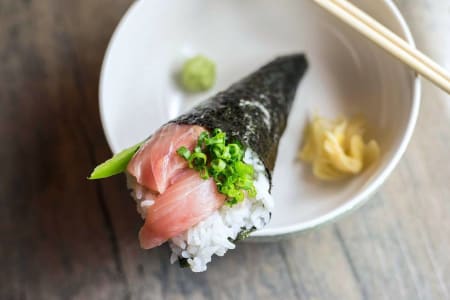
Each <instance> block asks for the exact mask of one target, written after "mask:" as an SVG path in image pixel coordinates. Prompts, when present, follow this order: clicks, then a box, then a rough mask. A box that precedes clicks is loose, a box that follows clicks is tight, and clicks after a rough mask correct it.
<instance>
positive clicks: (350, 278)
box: [0, 0, 450, 299]
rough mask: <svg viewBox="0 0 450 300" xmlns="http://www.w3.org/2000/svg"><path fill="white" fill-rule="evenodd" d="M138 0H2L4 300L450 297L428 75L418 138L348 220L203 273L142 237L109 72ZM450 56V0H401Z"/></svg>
mask: <svg viewBox="0 0 450 300" xmlns="http://www.w3.org/2000/svg"><path fill="white" fill-rule="evenodd" d="M131 2H132V1H131V0H117V1H111V0H79V1H70V0H40V1H37V0H36V1H32V0H20V1H19V0H0V79H1V80H0V142H1V147H0V161H1V162H2V168H0V266H1V271H0V299H184V298H186V299H270V298H275V299H278V298H280V299H450V255H449V254H450V221H449V220H450V184H449V182H450V181H449V180H450V179H449V178H450V164H449V163H448V161H449V158H450V150H449V149H450V97H449V96H446V95H444V94H443V93H442V92H440V91H439V90H437V89H435V88H434V87H432V86H431V85H429V84H427V83H425V84H424V92H423V104H422V110H421V114H420V118H419V121H418V124H417V129H416V132H415V135H414V138H413V140H412V142H411V144H410V147H409V149H408V151H407V153H406V155H405V157H404V159H403V160H402V162H401V163H400V164H399V166H398V167H397V168H396V170H395V171H394V173H393V175H392V176H391V177H390V178H389V179H388V181H387V182H386V184H385V185H384V186H383V187H382V188H381V189H380V191H379V192H378V193H377V194H376V195H375V196H374V197H373V199H372V200H371V201H370V202H368V204H366V205H365V206H364V207H363V208H361V209H359V210H358V211H357V212H355V213H353V214H351V215H348V216H346V217H345V218H342V219H340V220H338V222H337V223H335V224H330V225H327V226H324V227H322V228H321V229H319V230H316V231H312V232H307V233H304V234H302V235H300V236H298V237H295V238H291V239H289V240H285V241H282V242H279V243H272V244H269V243H268V244H252V243H243V244H241V245H240V247H238V249H236V250H235V251H231V252H230V253H229V254H228V255H227V256H225V257H223V258H221V259H217V260H216V261H215V262H214V264H212V265H211V266H210V268H209V270H208V272H207V273H202V274H192V273H191V272H190V271H187V270H180V269H178V268H177V267H176V266H172V265H170V264H169V262H168V251H167V250H168V249H167V248H166V247H162V248H160V249H157V250H153V251H142V250H141V249H139V247H138V243H137V240H136V232H137V230H138V228H139V226H140V220H139V219H138V218H137V217H136V213H135V208H134V205H133V204H132V202H131V201H130V200H129V198H128V195H127V191H126V190H125V188H124V179H123V178H121V177H117V178H113V179H109V180H105V181H102V182H96V183H92V182H88V181H86V180H84V177H85V176H86V175H87V173H88V172H89V170H90V169H91V167H92V166H93V165H95V164H96V162H99V161H102V160H104V159H105V158H107V157H108V156H109V155H110V152H109V150H108V147H107V145H106V142H105V139H104V136H103V133H102V129H101V126H100V121H99V118H98V106H97V101H98V97H97V93H98V91H97V86H98V76H99V70H100V66H101V60H102V57H103V53H104V51H105V49H106V46H107V42H108V40H109V38H110V36H111V34H112V32H113V30H114V27H115V26H116V24H117V22H118V21H119V19H120V17H121V16H122V15H123V13H124V12H125V10H126V8H127V7H128V6H129V4H130V3H131ZM395 2H397V4H398V5H399V6H400V8H401V9H402V11H403V12H404V15H405V17H406V18H407V20H408V22H409V23H410V24H411V27H412V29H413V32H414V35H415V37H416V40H417V43H418V46H419V48H420V49H421V50H423V51H424V52H426V53H427V54H428V55H430V56H431V57H433V58H434V59H436V60H437V61H438V62H440V63H441V64H443V65H444V66H445V67H446V68H447V69H450V55H449V53H450V36H449V35H448V32H449V29H450V3H449V2H448V1H427V0H414V1H411V0H397V1H395Z"/></svg>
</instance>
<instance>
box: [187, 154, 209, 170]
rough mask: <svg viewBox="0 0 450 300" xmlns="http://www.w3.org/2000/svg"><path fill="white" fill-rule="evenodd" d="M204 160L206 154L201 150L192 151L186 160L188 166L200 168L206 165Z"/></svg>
mask: <svg viewBox="0 0 450 300" xmlns="http://www.w3.org/2000/svg"><path fill="white" fill-rule="evenodd" d="M206 161H207V158H206V154H204V153H201V152H194V153H192V155H191V156H190V157H189V160H188V163H189V168H191V169H196V170H201V169H202V168H203V167H204V166H206Z"/></svg>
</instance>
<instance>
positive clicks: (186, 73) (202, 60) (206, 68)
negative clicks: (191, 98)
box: [180, 55, 216, 93]
mask: <svg viewBox="0 0 450 300" xmlns="http://www.w3.org/2000/svg"><path fill="white" fill-rule="evenodd" d="M180 79H181V80H180V81H181V85H182V87H183V89H184V90H186V91H187V92H191V93H196V92H204V91H207V90H209V89H210V88H212V87H213V85H214V83H215V82H216V65H215V63H214V62H213V61H211V60H210V59H208V58H207V57H205V56H203V55H197V56H194V57H192V58H190V59H188V60H187V61H186V62H185V63H184V65H183V67H182V69H181V78H180Z"/></svg>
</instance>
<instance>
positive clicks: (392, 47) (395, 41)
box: [314, 0, 450, 94]
mask: <svg viewBox="0 0 450 300" xmlns="http://www.w3.org/2000/svg"><path fill="white" fill-rule="evenodd" d="M314 1H315V2H316V3H317V4H319V5H320V6H321V7H323V8H324V9H326V10H327V11H328V12H330V13H331V14H333V15H335V16H336V17H338V18H339V19H341V20H342V21H344V22H345V23H347V24H348V25H350V26H351V27H353V28H354V29H356V30H357V31H359V32H360V33H362V34H363V35H364V36H366V37H367V38H368V39H370V40H371V41H373V42H374V43H375V44H377V45H378V46H380V47H381V48H383V49H384V50H386V51H387V52H389V53H390V54H392V55H393V56H394V57H396V58H398V59H399V60H400V61H402V62H403V63H405V64H406V65H408V66H409V67H410V68H412V69H413V70H415V71H416V72H417V73H418V74H420V75H422V76H423V77H425V78H427V79H428V80H430V81H431V82H433V83H434V84H435V85H437V86H438V87H440V88H441V89H442V90H444V91H446V92H447V93H449V94H450V75H449V73H448V72H447V71H446V70H444V69H443V68H442V67H440V66H439V65H438V64H437V63H435V62H434V61H432V60H431V59H430V58H429V57H427V56H426V55H425V54H423V53H422V52H420V51H418V50H417V49H415V48H414V47H412V46H411V45H410V44H408V43H407V42H406V41H404V40H403V39H401V38H400V37H399V36H397V35H396V34H394V33H393V32H392V31H390V30H389V29H387V28H386V27H385V26H383V25H381V24H380V23H379V22H378V21H376V20H375V19H373V18H372V17H370V16H369V15H368V14H366V13H365V12H363V11H362V10H360V9H359V8H357V7H356V6H354V5H353V4H351V3H350V2H348V1H347V0H314Z"/></svg>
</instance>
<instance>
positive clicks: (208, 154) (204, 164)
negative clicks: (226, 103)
mask: <svg viewBox="0 0 450 300" xmlns="http://www.w3.org/2000/svg"><path fill="white" fill-rule="evenodd" d="M244 152H245V149H244V147H243V146H242V145H241V144H240V143H229V144H228V143H227V135H226V133H225V132H223V131H222V130H220V129H214V130H213V131H212V133H211V134H210V133H209V132H207V131H204V132H202V133H201V134H200V136H199V138H198V141H197V145H196V147H195V148H194V150H193V152H192V153H191V151H189V149H187V148H186V147H184V146H183V147H180V148H179V149H178V150H177V153H178V154H179V155H180V156H181V157H183V158H184V159H185V160H186V161H187V162H188V166H189V168H191V169H194V170H196V171H198V172H199V173H200V177H201V178H203V179H208V178H210V177H212V178H213V179H214V181H215V182H216V185H217V189H218V190H219V192H220V193H222V194H224V195H226V196H227V203H228V204H229V205H230V206H232V205H234V204H237V203H239V202H241V201H243V200H244V198H245V193H246V194H247V195H248V196H249V197H255V196H256V188H255V186H254V184H253V182H254V176H255V174H254V173H255V172H254V169H253V166H252V165H249V164H246V163H245V162H244V161H243V158H244Z"/></svg>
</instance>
